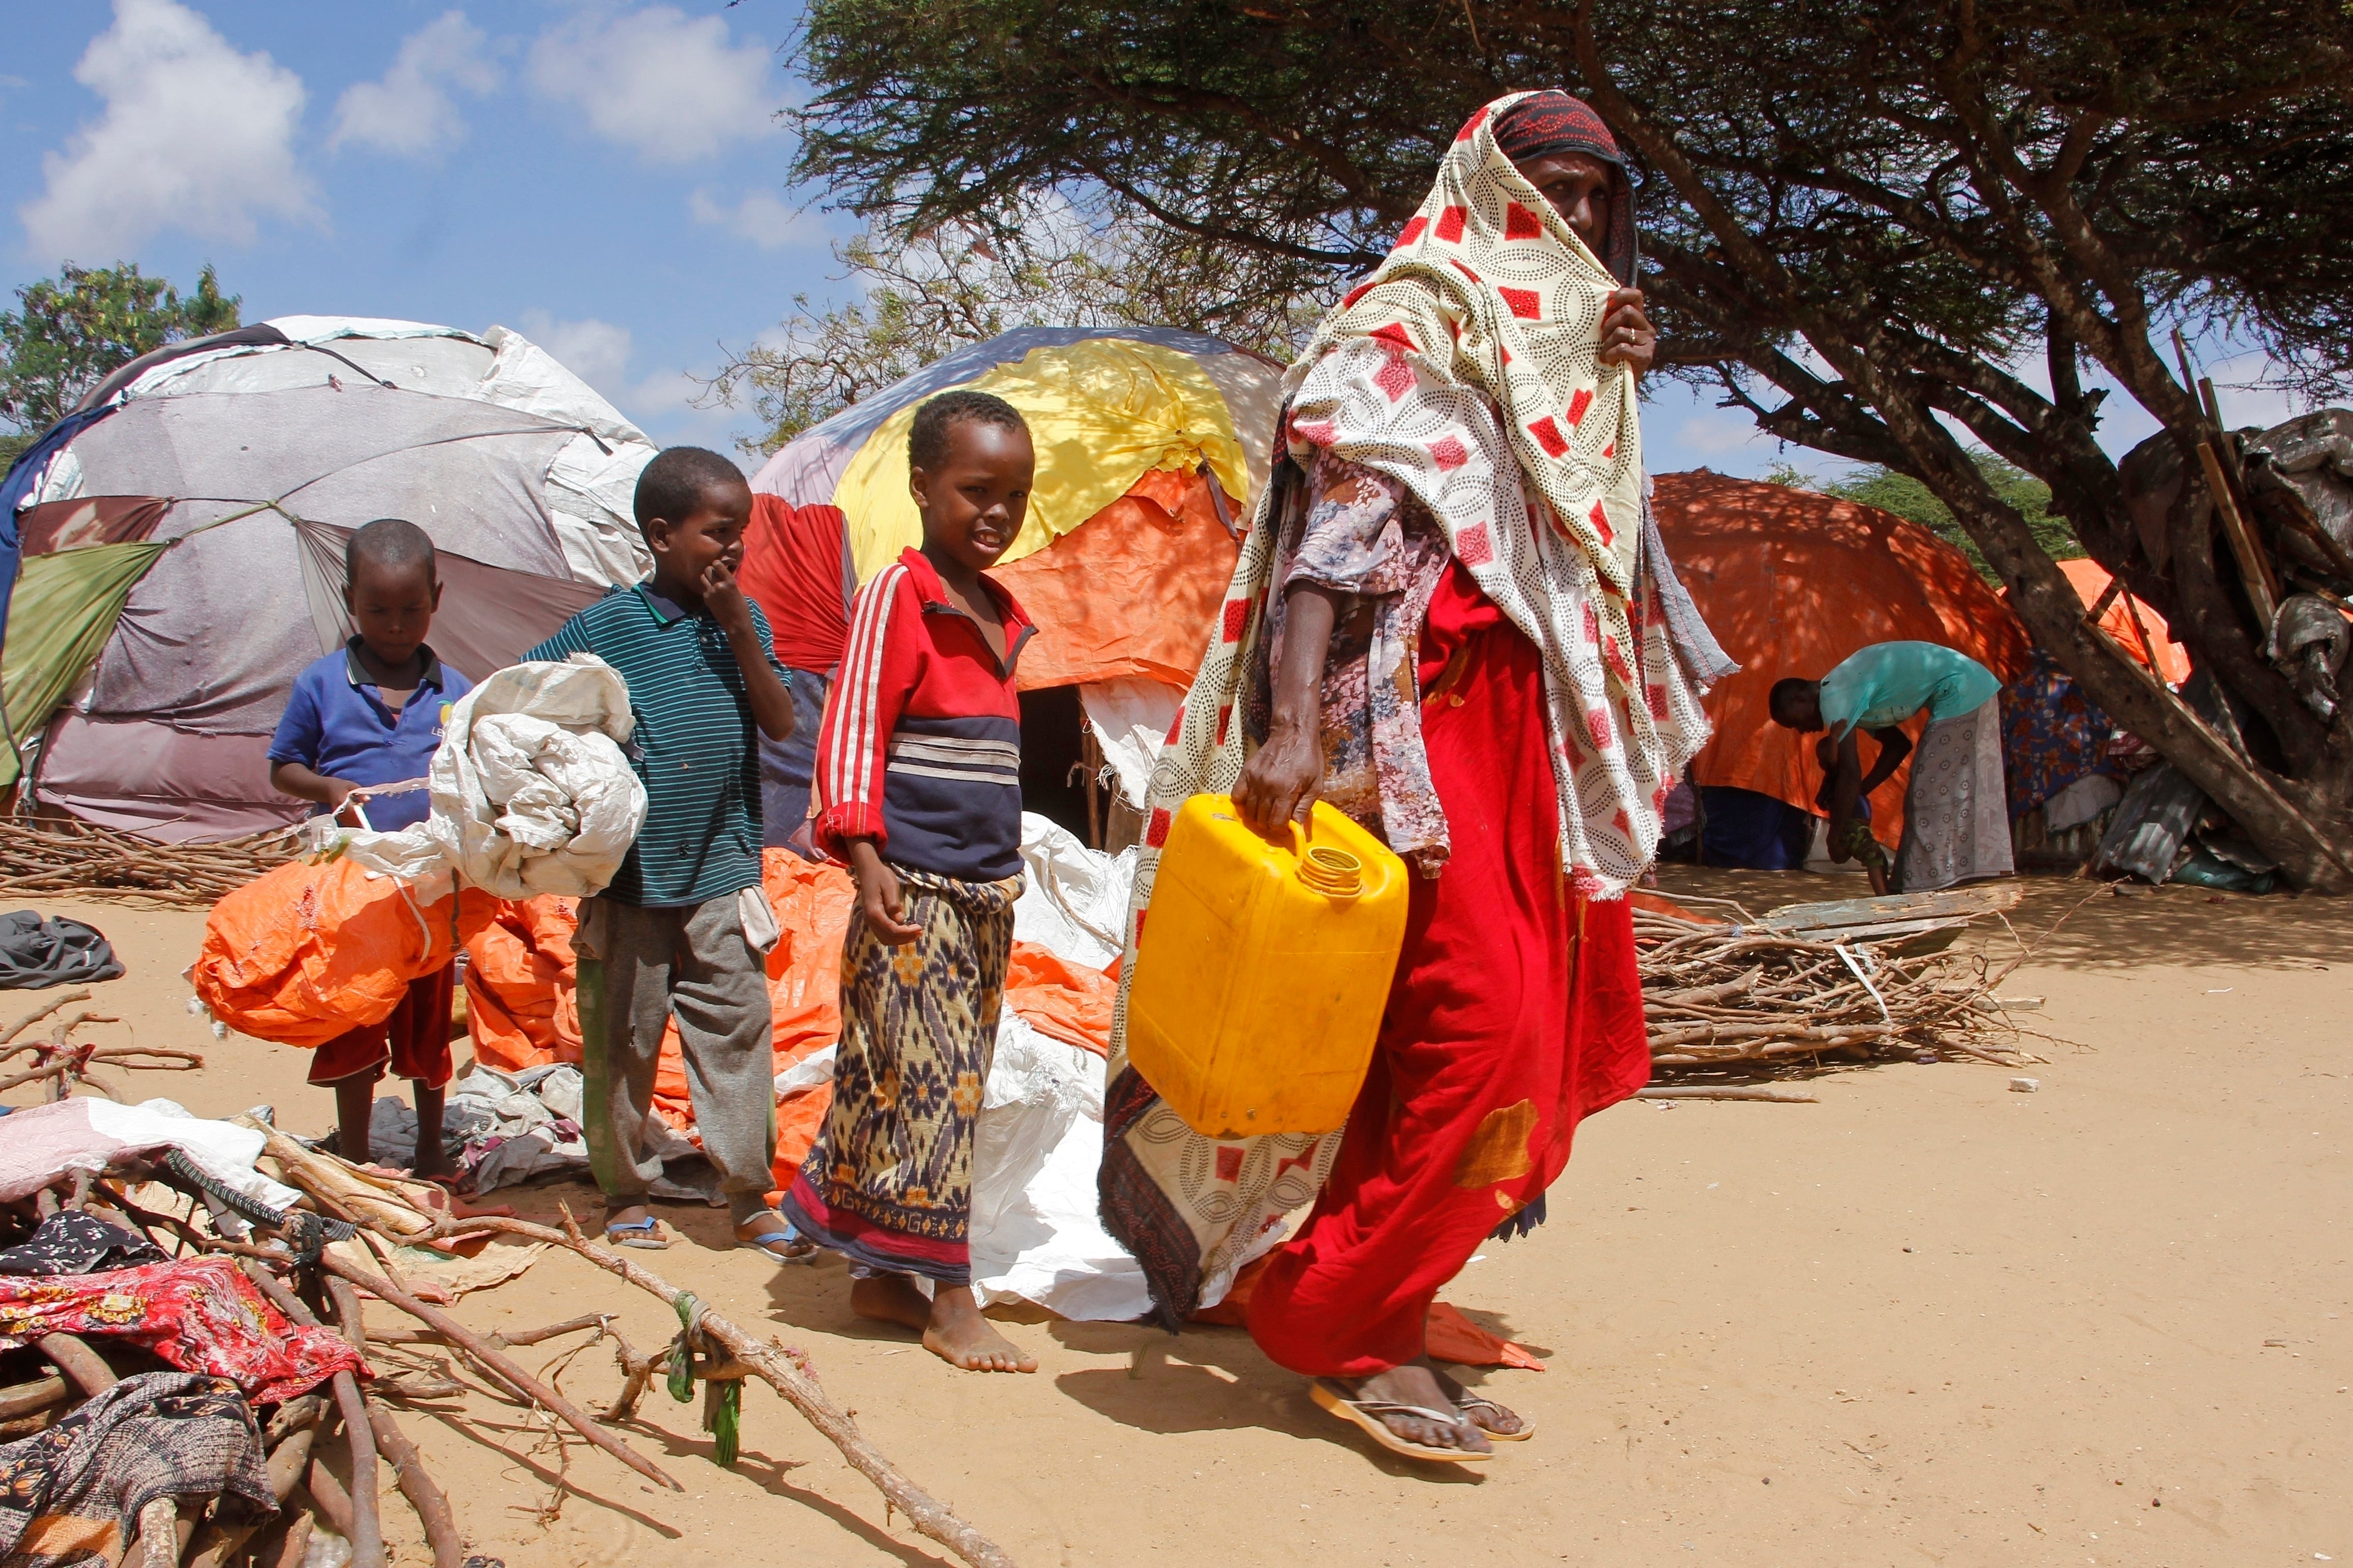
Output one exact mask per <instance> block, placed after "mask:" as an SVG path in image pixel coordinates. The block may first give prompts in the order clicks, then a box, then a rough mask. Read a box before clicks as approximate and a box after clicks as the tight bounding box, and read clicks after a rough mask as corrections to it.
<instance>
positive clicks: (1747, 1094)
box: [1634, 1083, 1820, 1105]
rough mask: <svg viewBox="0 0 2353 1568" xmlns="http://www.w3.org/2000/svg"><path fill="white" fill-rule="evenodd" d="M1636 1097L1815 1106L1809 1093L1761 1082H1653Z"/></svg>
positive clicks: (1814, 1101)
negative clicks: (1761, 1101)
mask: <svg viewBox="0 0 2353 1568" xmlns="http://www.w3.org/2000/svg"><path fill="white" fill-rule="evenodd" d="M1634 1092H1635V1098H1636V1099H1638V1100H1772V1101H1773V1102H1774V1103H1775V1104H1777V1105H1816V1104H1819V1103H1820V1101H1819V1100H1815V1098H1814V1097H1813V1096H1812V1095H1810V1094H1792V1093H1790V1092H1788V1090H1787V1089H1767V1087H1765V1086H1764V1085H1762V1084H1729V1083H1727V1084H1680V1083H1679V1084H1652V1085H1651V1087H1650V1088H1648V1089H1637V1090H1635V1091H1634Z"/></svg>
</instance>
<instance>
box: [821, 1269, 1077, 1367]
mask: <svg viewBox="0 0 2353 1568" xmlns="http://www.w3.org/2000/svg"><path fill="white" fill-rule="evenodd" d="M849 1310H851V1311H853V1312H855V1313H857V1314H858V1315H859V1316H860V1317H861V1318H871V1319H872V1320H873V1321H876V1322H881V1323H897V1324H899V1325H900V1326H901V1327H902V1328H909V1329H914V1330H917V1331H921V1332H922V1334H923V1348H924V1349H925V1350H927V1351H929V1352H932V1353H933V1354H934V1355H935V1356H937V1357H939V1358H940V1359H941V1360H942V1361H944V1362H946V1363H948V1364H949V1365H951V1366H959V1367H962V1368H963V1369H964V1370H965V1371H966V1372H1036V1371H1037V1370H1038V1363H1037V1360H1036V1358H1034V1357H1032V1356H1030V1355H1029V1354H1028V1353H1027V1352H1024V1351H1022V1350H1021V1349H1020V1348H1019V1347H1018V1346H1017V1345H1015V1344H1014V1343H1013V1342H1011V1341H1010V1340H1008V1339H1007V1338H1006V1337H1005V1336H1004V1335H1003V1334H1000V1333H998V1332H997V1331H996V1330H995V1329H993V1328H991V1327H990V1326H989V1323H988V1320H987V1318H984V1317H982V1316H981V1315H980V1304H979V1303H978V1302H977V1301H975V1300H973V1299H972V1287H970V1286H968V1285H958V1286H955V1287H954V1288H952V1289H945V1288H944V1289H941V1290H940V1291H939V1293H938V1294H937V1295H935V1296H934V1297H933V1298H932V1300H928V1301H926V1300H923V1292H922V1291H921V1290H918V1289H915V1282H914V1281H913V1280H912V1279H908V1278H907V1277H906V1276H905V1275H903V1274H878V1275H875V1276H874V1277H872V1278H871V1279H853V1280H852V1281H850V1285H849Z"/></svg>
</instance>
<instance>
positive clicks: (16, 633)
mask: <svg viewBox="0 0 2353 1568" xmlns="http://www.w3.org/2000/svg"><path fill="white" fill-rule="evenodd" d="M170 548H171V546H170V545H169V544H93V545H91V546H90V547H89V548H87V549H84V550H60V551H58V552H56V553H55V554H51V555H28V556H26V558H25V562H24V564H23V566H22V567H20V568H19V569H18V571H17V574H16V590H15V592H14V593H12V594H11V595H9V599H8V647H7V652H6V654H5V658H0V721H5V730H6V735H7V740H8V743H7V745H6V746H5V747H0V789H5V788H7V787H8V786H9V785H10V784H15V783H16V777H17V774H18V773H19V772H20V771H21V769H22V763H21V762H20V761H19V759H18V757H17V755H16V746H17V745H18V743H20V742H25V741H27V740H30V739H31V738H32V737H33V736H34V735H35V734H37V732H38V731H39V730H40V727H41V726H42V725H44V724H46V723H47V722H48V721H49V714H50V711H51V710H54V709H55V708H56V707H57V705H58V702H59V701H60V700H63V699H64V697H65V694H66V693H67V692H68V691H69V690H71V689H73V684H74V682H75V681H77V680H79V679H81V672H82V671H83V670H85V669H87V668H90V660H91V659H94V658H97V657H98V652H99V649H100V648H102V647H105V646H106V639H107V638H109V637H112V636H113V635H114V623H115V621H116V620H117V619H119V618H120V617H121V614H122V602H123V601H124V600H125V599H128V598H129V597H130V596H131V589H132V584H135V583H137V582H138V581H139V579H140V578H141V577H142V576H144V575H146V573H147V568H148V567H150V566H152V565H153V564H154V562H155V557H157V556H158V555H161V554H163V553H164V551H166V550H168V549H170Z"/></svg>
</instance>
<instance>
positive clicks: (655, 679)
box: [523, 583, 793, 909]
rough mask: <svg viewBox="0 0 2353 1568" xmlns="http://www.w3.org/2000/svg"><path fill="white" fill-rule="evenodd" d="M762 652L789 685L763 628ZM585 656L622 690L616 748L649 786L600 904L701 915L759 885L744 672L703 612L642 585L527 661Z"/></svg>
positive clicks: (583, 617) (756, 617)
mask: <svg viewBox="0 0 2353 1568" xmlns="http://www.w3.org/2000/svg"><path fill="white" fill-rule="evenodd" d="M752 626H753V629H754V631H755V632H757V633H758V635H759V638H760V650H761V652H763V653H764V654H765V655H766V656H767V658H768V663H769V666H770V667H771V668H774V669H775V670H776V675H777V677H778V679H782V680H783V681H784V682H785V684H786V685H787V686H789V685H791V684H792V679H793V678H792V677H791V676H790V675H788V674H786V671H785V668H784V666H782V665H781V664H778V663H777V662H776V650H775V648H774V647H773V646H772V645H771V644H770V642H769V638H768V617H767V616H765V615H763V614H762V613H761V611H760V606H759V605H756V604H754V605H752ZM575 653H592V654H595V655H596V657H597V658H601V659H603V660H604V661H605V662H606V663H607V664H609V665H611V666H612V667H613V668H615V669H617V670H619V671H620V672H621V679H623V680H625V681H627V682H628V687H629V711H630V713H631V714H632V715H633V716H634V717H635V718H636V721H637V729H636V732H635V733H634V734H632V735H631V736H630V738H629V744H628V747H627V748H625V749H626V750H627V751H628V754H629V763H630V765H631V766H632V767H634V768H635V769H637V773H638V778H639V779H641V780H643V781H644V783H645V786H646V825H645V826H644V827H643V828H641V829H639V830H638V841H637V843H636V844H634V845H632V846H631V847H630V848H629V853H628V858H626V859H624V860H623V861H622V862H621V868H620V870H619V871H617V873H615V874H614V877H613V881H612V885H611V886H609V887H607V889H605V894H604V896H605V897H607V898H608V899H611V900H614V901H615V902H616V903H623V904H636V905H638V906H640V907H641V908H646V909H675V908H680V907H682V906H684V905H688V904H699V903H702V901H703V900H706V899H716V898H722V897H724V896H725V895H727V894H729V893H734V892H740V891H741V890H742V889H745V888H756V887H758V886H759V885H760V839H761V831H760V742H759V736H758V733H757V731H756V728H755V726H754V721H753V718H752V705H751V701H750V699H749V697H748V696H747V695H746V690H747V689H746V687H745V684H744V671H743V669H742V668H741V667H739V666H738V665H737V664H736V662H735V650H734V649H733V647H729V646H728V642H727V634H726V633H725V632H724V631H722V630H721V629H720V626H719V623H718V622H717V621H715V620H713V619H712V617H711V614H710V612H709V611H707V610H702V611H696V612H693V613H689V612H688V611H686V610H685V609H683V608H681V606H679V605H673V604H671V603H670V601H669V600H668V599H666V598H664V597H662V596H661V595H659V594H657V593H655V592H654V591H653V590H652V588H651V587H650V586H649V585H648V584H643V583H640V584H638V585H637V586H636V587H634V588H616V589H614V590H613V591H612V592H611V593H608V594H607V595H605V596H604V597H603V598H601V599H599V600H597V601H596V603H595V604H593V605H589V606H588V607H587V608H586V609H585V610H583V611H581V612H580V613H579V614H578V615H576V616H573V617H572V618H571V619H570V620H568V621H566V622H565V623H564V625H563V626H562V627H561V628H559V629H558V630H557V632H556V634H555V635H554V637H550V638H548V639H547V640H546V641H545V642H543V643H542V644H540V645H539V646H538V647H535V648H533V649H532V650H531V651H530V652H529V653H527V654H525V655H524V656H523V657H524V658H527V659H533V660H538V659H551V660H554V659H563V658H567V657H569V656H570V655H572V654H575Z"/></svg>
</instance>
